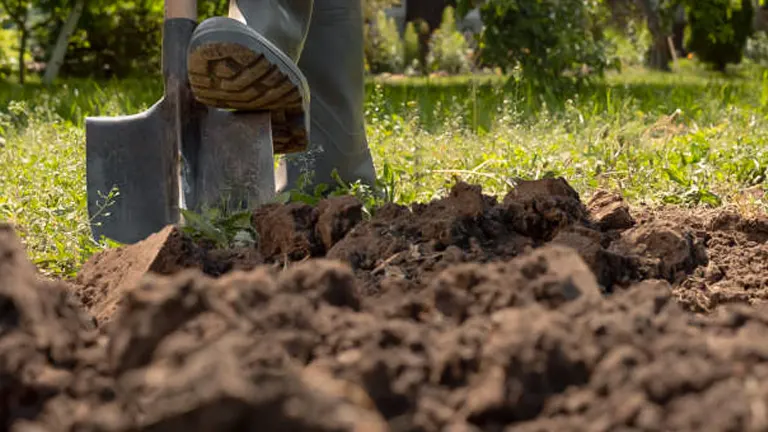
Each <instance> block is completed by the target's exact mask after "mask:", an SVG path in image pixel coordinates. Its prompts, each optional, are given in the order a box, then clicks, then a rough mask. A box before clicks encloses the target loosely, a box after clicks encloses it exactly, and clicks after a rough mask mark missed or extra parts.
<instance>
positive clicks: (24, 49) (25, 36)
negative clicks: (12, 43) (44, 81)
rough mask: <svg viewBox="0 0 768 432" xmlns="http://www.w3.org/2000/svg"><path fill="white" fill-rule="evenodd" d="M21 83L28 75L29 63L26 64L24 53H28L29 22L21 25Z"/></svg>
mask: <svg viewBox="0 0 768 432" xmlns="http://www.w3.org/2000/svg"><path fill="white" fill-rule="evenodd" d="M19 27H20V28H19V60H18V61H19V84H24V83H25V81H26V76H27V73H26V72H27V65H25V64H24V55H25V54H26V53H27V40H28V39H29V30H28V29H27V23H26V22H25V23H24V24H20V25H19Z"/></svg>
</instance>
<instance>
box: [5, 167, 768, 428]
mask: <svg viewBox="0 0 768 432" xmlns="http://www.w3.org/2000/svg"><path fill="white" fill-rule="evenodd" d="M253 225H254V227H255V228H256V229H257V231H258V232H259V238H260V242H259V244H258V245H257V247H255V248H253V249H240V250H234V251H215V250H208V249H205V248H203V247H201V246H200V245H197V244H195V243H194V242H192V241H190V240H189V239H187V238H186V237H185V236H184V235H183V234H182V233H181V231H179V230H178V229H175V228H173V227H169V228H167V229H165V230H163V231H162V232H160V233H158V234H156V235H154V236H152V237H151V238H149V239H147V240H146V241H144V242H142V243H139V244H136V245H131V246H126V247H123V248H120V249H116V250H110V251H106V252H104V253H102V254H100V255H98V256H96V257H94V258H93V259H92V260H91V261H90V262H89V263H87V264H86V265H85V266H84V267H83V269H82V271H81V272H80V275H79V277H78V278H77V280H76V281H75V284H74V285H75V286H74V288H71V287H67V286H65V285H64V284H63V283H60V282H56V281H49V280H45V279H43V278H42V277H41V276H40V275H39V274H38V273H37V270H36V269H35V268H34V266H32V265H31V264H30V263H29V261H28V260H27V259H26V257H25V253H24V251H23V248H22V246H21V244H20V242H19V241H18V239H17V238H16V237H15V234H14V232H13V230H12V229H11V227H8V226H3V227H0V400H1V401H2V404H0V422H1V424H2V428H3V430H13V431H43V430H45V431H129V430H130V431H137V430H142V431H148V430H158V431H160V430H162V431H176V430H180V431H185V432H190V431H198V430H199V431H211V430H216V431H225V430H237V431H240V430H258V431H286V430H291V431H360V432H362V431H451V432H459V431H461V432H464V431H467V432H469V431H512V430H514V431H560V430H569V431H615V430H637V431H643V430H647V431H658V430H677V431H710V430H711V431H764V430H768V384H766V383H768V348H765V347H768V309H766V306H765V305H764V301H765V299H766V298H767V296H768V294H767V293H768V289H767V288H768V282H766V281H768V259H767V258H768V243H767V241H768V219H766V218H764V217H758V218H750V219H747V218H744V217H741V216H739V215H738V214H736V213H733V212H731V211H729V210H717V211H695V210H682V209H676V208H662V209H656V210H647V209H643V210H636V209H631V208H630V207H629V206H628V205H627V204H626V203H625V202H624V201H623V200H622V199H621V197H619V196H616V195H614V194H611V193H608V192H600V193H598V194H596V195H595V196H594V197H592V199H591V200H590V201H589V202H587V203H584V202H582V200H581V199H580V197H579V195H578V194H577V193H576V192H575V191H574V190H573V189H572V188H571V187H570V186H569V185H568V184H567V182H566V181H564V180H562V179H550V180H542V181H535V182H523V183H521V184H520V185H518V187H517V188H516V189H515V190H513V191H512V192H510V193H509V194H508V195H507V196H506V197H504V199H502V200H496V199H494V198H492V197H489V196H485V195H483V194H482V191H481V190H480V188H479V187H477V186H473V185H469V184H464V183H460V184H457V185H456V186H455V187H454V188H453V189H452V191H451V192H450V194H449V196H447V197H445V198H444V199H441V200H437V201H434V202H431V203H426V204H417V205H413V206H411V207H405V206H398V205H394V204H390V205H387V206H385V207H383V208H380V209H377V211H376V213H375V215H374V216H373V218H371V219H370V220H364V218H363V213H362V206H361V205H360V203H359V202H357V201H355V200H354V199H353V198H349V197H346V198H333V199H330V200H326V201H324V202H322V203H321V204H319V205H318V206H316V207H313V206H308V205H304V204H290V205H270V206H266V207H263V208H261V209H258V210H257V211H256V212H254V215H253Z"/></svg>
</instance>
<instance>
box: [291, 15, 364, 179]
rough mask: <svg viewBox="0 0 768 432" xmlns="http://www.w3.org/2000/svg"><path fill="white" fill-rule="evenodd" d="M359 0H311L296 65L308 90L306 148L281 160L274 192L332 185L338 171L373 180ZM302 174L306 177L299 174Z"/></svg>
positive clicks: (344, 175) (350, 177)
mask: <svg viewBox="0 0 768 432" xmlns="http://www.w3.org/2000/svg"><path fill="white" fill-rule="evenodd" d="M363 56H364V53H363V12H362V2H361V0H316V1H315V5H314V11H313V12H312V20H311V23H310V27H309V34H308V36H307V39H306V45H305V46H304V50H303V52H302V54H301V58H300V60H299V68H301V71H302V72H303V73H304V76H306V78H307V81H308V83H309V87H310V89H311V90H312V101H311V112H312V118H311V127H312V136H311V138H310V143H309V149H308V151H306V152H305V153H301V154H291V155H286V156H285V157H284V158H283V160H282V161H281V163H280V166H279V169H278V172H277V177H276V186H277V189H278V193H281V192H284V191H287V190H292V189H296V188H297V187H298V186H301V185H300V184H299V179H300V178H301V177H305V178H306V179H307V180H309V184H305V185H304V186H306V189H305V191H311V190H313V189H314V186H316V185H317V184H320V183H325V184H329V185H330V186H332V187H333V186H335V185H336V184H337V183H336V182H335V181H334V180H333V178H332V176H331V174H332V172H333V171H334V169H335V170H337V172H338V174H339V175H340V177H341V179H342V180H344V181H345V182H350V183H352V182H355V181H358V180H361V181H362V182H364V183H366V184H368V185H371V186H373V185H375V181H376V171H375V169H374V165H373V160H372V158H371V152H370V150H369V148H368V142H367V138H366V134H365V117H364V108H363V103H364V98H365V81H364V79H365V75H364V74H365V69H364V67H365V66H364V60H363V58H364V57H363ZM302 174H306V176H302Z"/></svg>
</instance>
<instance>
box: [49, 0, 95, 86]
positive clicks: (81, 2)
mask: <svg viewBox="0 0 768 432" xmlns="http://www.w3.org/2000/svg"><path fill="white" fill-rule="evenodd" d="M84 7H85V0H77V1H76V2H75V5H74V7H73V8H72V10H71V11H70V12H69V16H68V17H67V21H66V22H65V23H64V26H63V27H62V28H61V31H60V32H59V37H58V38H57V39H56V45H54V47H53V50H51V57H50V59H49V60H48V64H47V65H46V66H45V75H44V76H43V83H44V84H46V85H48V84H51V83H53V82H54V81H55V80H56V78H57V77H58V76H59V71H60V70H61V65H62V64H64V57H65V56H66V55H67V47H68V46H69V38H70V37H72V33H74V32H75V29H77V23H78V22H79V21H80V17H81V16H82V15H83V8H84Z"/></svg>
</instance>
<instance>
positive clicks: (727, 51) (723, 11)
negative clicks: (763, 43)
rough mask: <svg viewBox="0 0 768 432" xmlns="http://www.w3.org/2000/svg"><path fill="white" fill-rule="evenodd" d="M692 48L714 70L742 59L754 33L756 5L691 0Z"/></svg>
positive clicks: (748, 0) (743, 0)
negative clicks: (754, 6) (748, 40)
mask: <svg viewBox="0 0 768 432" xmlns="http://www.w3.org/2000/svg"><path fill="white" fill-rule="evenodd" d="M688 6H689V8H688V13H689V16H690V18H689V19H690V26H691V43H690V48H691V50H692V51H693V52H695V53H696V54H697V55H698V56H699V58H700V59H701V60H702V61H703V62H705V63H708V64H710V65H711V66H712V67H714V68H715V70H718V71H721V72H724V71H725V69H726V67H727V65H728V64H732V63H739V62H741V59H742V56H743V53H744V47H745V46H746V43H747V39H748V38H749V36H750V35H752V32H753V31H752V29H753V20H752V18H753V15H754V8H753V5H752V1H751V0H741V1H736V2H732V1H731V0H688Z"/></svg>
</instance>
